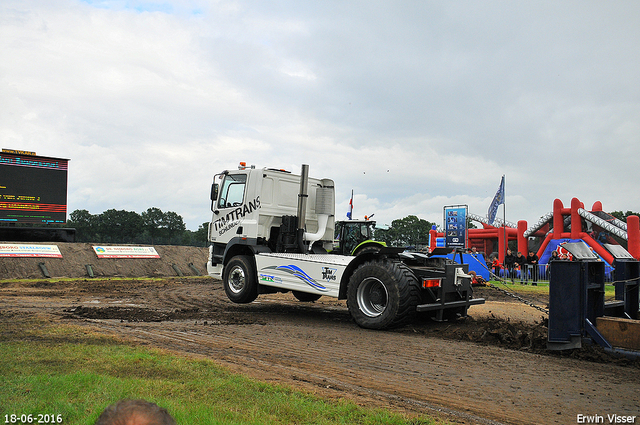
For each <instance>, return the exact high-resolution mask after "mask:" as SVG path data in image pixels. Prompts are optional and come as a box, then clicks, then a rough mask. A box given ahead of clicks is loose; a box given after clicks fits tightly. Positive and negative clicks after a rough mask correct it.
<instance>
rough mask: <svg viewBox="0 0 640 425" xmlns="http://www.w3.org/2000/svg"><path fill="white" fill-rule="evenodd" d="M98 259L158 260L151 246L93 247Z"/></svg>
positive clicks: (158, 255) (156, 253)
mask: <svg viewBox="0 0 640 425" xmlns="http://www.w3.org/2000/svg"><path fill="white" fill-rule="evenodd" d="M93 250H94V251H95V253H96V255H97V256H98V258H160V254H158V252H157V251H156V249H155V248H154V247H152V246H102V245H101V246H94V247H93Z"/></svg>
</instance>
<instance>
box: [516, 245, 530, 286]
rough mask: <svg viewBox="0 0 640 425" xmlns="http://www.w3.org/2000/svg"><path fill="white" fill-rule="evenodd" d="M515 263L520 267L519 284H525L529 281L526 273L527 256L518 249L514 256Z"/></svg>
mask: <svg viewBox="0 0 640 425" xmlns="http://www.w3.org/2000/svg"><path fill="white" fill-rule="evenodd" d="M516 264H517V265H518V267H519V268H520V285H526V284H527V283H528V282H529V276H528V275H527V257H525V256H524V255H522V253H521V252H520V251H518V255H517V256H516Z"/></svg>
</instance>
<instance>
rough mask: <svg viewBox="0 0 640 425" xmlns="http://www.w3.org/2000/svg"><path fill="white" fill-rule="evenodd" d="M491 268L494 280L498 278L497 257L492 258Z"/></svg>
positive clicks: (498, 266) (498, 264) (498, 265)
mask: <svg viewBox="0 0 640 425" xmlns="http://www.w3.org/2000/svg"><path fill="white" fill-rule="evenodd" d="M491 267H493V274H494V275H495V276H496V278H499V277H500V262H499V261H498V257H497V256H496V257H493V261H492V262H491Z"/></svg>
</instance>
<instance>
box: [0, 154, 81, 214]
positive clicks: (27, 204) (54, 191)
mask: <svg viewBox="0 0 640 425" xmlns="http://www.w3.org/2000/svg"><path fill="white" fill-rule="evenodd" d="M68 163H69V160H68V159H61V158H50V157H45V156H37V155H36V154H35V152H25V151H15V150H9V149H2V152H0V225H1V224H2V223H4V224H7V223H32V224H47V223H64V222H66V220H67V167H68Z"/></svg>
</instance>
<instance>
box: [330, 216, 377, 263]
mask: <svg viewBox="0 0 640 425" xmlns="http://www.w3.org/2000/svg"><path fill="white" fill-rule="evenodd" d="M375 226H376V222H375V221H371V220H346V221H336V227H335V237H334V247H333V251H332V252H331V253H332V254H339V255H353V256H358V255H362V254H368V253H378V252H380V251H383V250H384V248H386V247H387V244H386V243H384V242H378V241H374V240H373V228H374V227H375Z"/></svg>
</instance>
